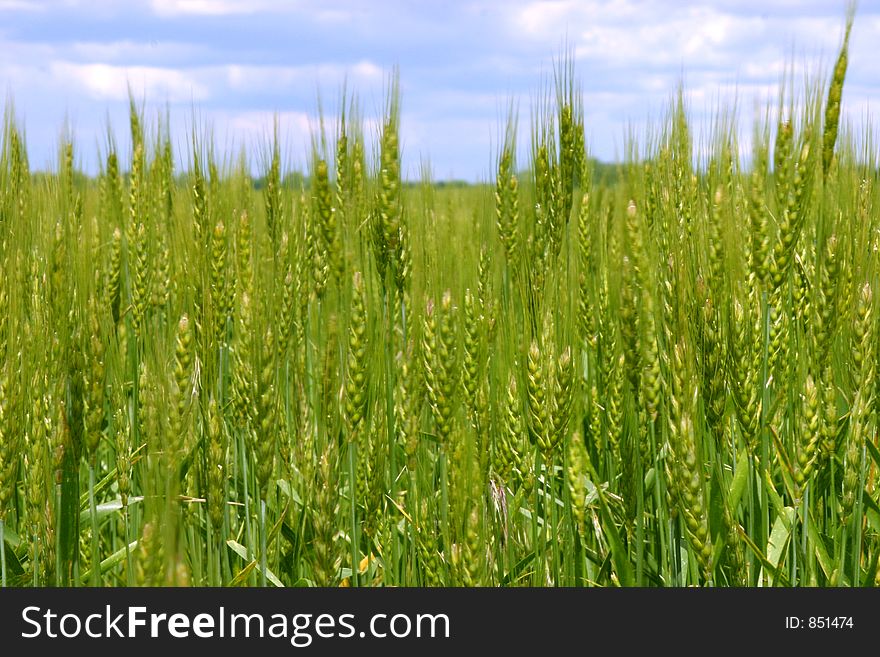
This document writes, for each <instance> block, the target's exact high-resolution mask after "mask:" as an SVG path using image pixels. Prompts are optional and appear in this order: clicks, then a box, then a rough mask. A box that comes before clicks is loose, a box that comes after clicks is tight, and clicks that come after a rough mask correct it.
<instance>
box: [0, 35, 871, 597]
mask: <svg viewBox="0 0 880 657" xmlns="http://www.w3.org/2000/svg"><path fill="white" fill-rule="evenodd" d="M850 23H851V18H850V21H848V25H849V24H850ZM848 33H849V27H847V40H848ZM846 48H847V42H846V41H844V44H843V47H842V51H841V52H842V56H841V58H839V60H838V64H837V65H836V66H835V68H834V71H833V75H832V79H831V80H830V82H829V83H828V84H827V88H826V85H825V83H824V82H823V81H822V80H811V81H808V83H807V84H806V85H805V89H806V92H804V93H803V94H802V95H796V94H794V93H793V91H792V89H793V85H791V84H790V83H782V84H781V85H780V97H779V100H778V103H776V104H774V105H773V106H772V107H768V108H767V112H766V113H765V115H764V118H759V119H758V120H757V121H756V125H755V131H754V138H753V140H752V143H751V144H750V145H749V146H750V151H751V153H752V156H751V158H749V161H748V162H743V161H741V159H740V158H739V156H738V154H739V152H740V146H741V144H739V143H738V139H739V137H738V135H737V133H736V131H735V130H734V129H733V127H732V126H734V125H736V121H735V120H734V117H732V116H731V115H730V114H729V113H727V112H724V111H722V112H719V114H718V117H719V118H718V120H717V121H716V124H715V127H714V131H713V132H712V135H711V137H709V138H708V139H707V140H705V143H700V144H695V143H694V137H693V135H692V128H691V125H690V124H689V122H688V117H687V111H686V108H685V106H684V103H683V100H682V98H683V95H682V94H681V93H679V95H678V97H677V98H676V99H674V100H673V102H672V103H671V104H670V109H669V113H668V116H667V118H666V120H665V121H664V122H663V123H662V124H660V125H657V126H655V127H654V129H653V130H652V131H649V134H650V135H651V136H650V137H649V138H648V140H647V143H643V144H635V143H632V144H630V146H629V147H628V149H627V151H628V152H629V153H641V154H642V155H641V156H640V157H635V156H634V155H633V156H630V157H628V158H627V160H626V161H625V162H623V163H621V164H620V165H618V166H616V167H614V168H610V167H608V166H603V167H602V168H601V169H602V170H601V171H599V167H597V165H596V163H595V162H594V160H592V159H591V158H590V157H589V156H588V151H587V146H586V145H585V144H584V111H583V104H582V99H581V95H580V91H579V87H578V85H577V79H576V76H575V73H574V70H573V67H572V65H571V61H570V60H564V61H563V62H562V63H561V65H560V66H559V67H558V69H557V74H556V77H555V82H554V84H555V87H554V89H552V90H551V92H550V93H548V94H546V96H545V98H546V100H545V101H544V102H543V104H541V105H540V106H539V107H537V108H536V111H535V112H534V113H533V114H534V117H535V118H534V119H533V120H532V123H531V130H530V143H529V144H528V145H527V148H524V146H523V145H522V144H517V143H516V142H515V138H514V137H515V135H516V133H517V130H516V124H515V119H514V118H513V115H512V116H511V119H510V120H509V123H508V126H507V129H506V131H505V134H506V139H505V140H504V142H503V144H502V147H501V149H500V152H499V153H498V158H497V161H496V164H497V167H498V178H497V181H493V182H492V183H491V184H488V185H473V186H466V185H440V184H434V183H433V182H432V181H431V180H430V179H425V180H423V181H421V183H420V184H406V183H405V181H402V180H401V174H400V171H401V166H400V146H399V139H398V126H399V121H400V114H399V112H400V110H399V102H398V92H397V86H396V83H394V84H392V85H391V86H390V88H389V91H388V96H387V102H386V106H385V108H384V116H383V117H382V120H381V122H380V124H381V133H380V134H379V135H378V139H377V149H376V153H374V154H372V155H370V154H368V153H367V152H366V150H367V149H366V148H365V139H364V134H363V123H362V117H361V115H360V112H359V109H358V106H357V104H356V102H353V101H352V100H351V99H343V100H342V103H341V105H342V107H344V109H345V111H344V112H340V116H339V120H338V121H336V122H334V123H333V125H334V126H336V127H335V128H334V130H335V131H336V132H335V134H330V133H326V132H325V131H324V127H321V128H319V131H318V132H317V134H315V135H314V139H313V148H312V154H311V157H310V161H309V163H308V171H307V172H306V173H305V174H303V175H300V174H294V172H290V171H288V170H287V167H286V166H285V163H284V162H283V161H282V159H281V156H280V148H279V145H278V141H277V135H276V138H275V141H273V142H272V143H270V144H268V145H267V147H266V148H265V149H264V154H265V162H264V165H265V175H263V176H262V177H261V178H260V180H259V184H255V182H254V180H253V179H252V177H251V176H250V173H249V172H248V171H247V170H246V169H245V167H244V164H243V163H242V162H243V158H241V159H240V160H237V161H236V160H235V159H234V158H231V159H228V160H225V161H226V162H227V164H221V162H220V161H218V160H217V153H216V152H215V151H214V150H213V148H212V146H211V145H210V144H209V143H207V142H206V141H204V140H202V139H200V138H199V137H198V136H195V135H194V137H193V145H192V156H191V158H190V160H189V165H188V166H187V167H186V170H185V171H179V170H175V169H174V162H175V161H176V160H175V154H174V153H173V151H172V146H171V142H170V138H169V136H168V130H167V126H166V125H164V124H163V123H162V122H159V123H158V124H156V125H155V126H152V129H148V128H149V126H148V125H147V123H146V121H145V119H144V117H143V115H142V114H141V113H139V111H138V110H137V108H136V107H135V105H134V103H132V111H131V140H132V149H131V152H132V153H133V155H132V158H131V161H130V162H125V163H123V162H122V161H121V159H120V151H119V150H118V149H117V147H116V145H115V144H114V143H112V142H110V143H108V145H107V146H106V148H105V153H104V156H105V166H104V168H103V170H102V172H101V174H100V175H99V176H98V177H97V178H94V179H93V178H89V177H87V176H85V175H83V174H81V173H80V172H79V171H77V170H76V166H75V163H76V160H77V151H76V148H75V145H74V144H73V143H72V142H65V143H63V144H62V145H61V149H60V153H59V165H58V171H57V173H52V174H38V173H33V172H31V171H30V170H29V167H28V162H27V154H26V152H25V150H24V148H23V143H24V140H23V134H22V130H21V127H20V126H19V124H18V123H17V121H16V118H15V115H14V112H13V111H12V110H11V109H9V110H8V111H7V114H6V121H5V128H4V131H3V136H2V151H0V152H2V157H0V273H2V276H0V281H2V288H0V305H2V310H0V317H2V324H0V521H2V522H0V537H2V547H3V550H2V552H0V561H2V565H3V581H4V584H5V585H19V586H30V585H33V586H58V585H61V586H78V585H101V586H122V585H196V586H203V585H212V586H216V585H223V586H226V585H230V586H248V585H262V586H266V585H270V586H272V585H274V586H281V585H283V586H312V585H318V586H342V585H345V586H375V585H403V586H436V585H456V586H529V585H536V586H545V585H550V586H593V585H595V586H631V585H640V586H686V585H699V586H710V585H711V586H790V585H808V586H814V585H818V586H828V585H831V586H834V585H841V586H873V585H874V584H875V582H877V581H878V567H877V566H878V557H880V506H878V502H880V497H878V495H880V491H878V489H877V485H876V476H877V466H878V465H880V451H878V444H877V414H878V410H880V402H878V393H880V387H878V385H880V378H878V358H880V333H878V331H877V329H876V313H877V308H876V305H877V300H876V298H877V296H878V295H877V290H878V283H880V282H878V275H880V260H878V259H880V233H878V230H880V221H878V220H880V212H878V207H880V206H878V202H880V199H878V188H877V185H876V183H877V171H878V169H877V150H876V145H875V144H874V143H873V142H871V141H870V137H869V135H870V132H869V131H868V130H867V129H866V130H863V131H857V130H853V129H852V127H851V126H847V125H842V126H839V127H838V122H839V114H840V112H839V103H840V99H841V92H842V85H843V77H844V74H845V52H846ZM320 125H321V126H326V125H330V123H324V122H321V123H320ZM696 152H700V153H705V155H701V156H699V157H697V156H695V153H696ZM600 174H601V175H600Z"/></svg>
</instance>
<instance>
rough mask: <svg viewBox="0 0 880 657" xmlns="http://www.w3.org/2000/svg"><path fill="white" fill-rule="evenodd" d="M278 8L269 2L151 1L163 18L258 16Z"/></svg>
mask: <svg viewBox="0 0 880 657" xmlns="http://www.w3.org/2000/svg"><path fill="white" fill-rule="evenodd" d="M278 6H279V3H277V2H270V1H269V0H150V7H151V8H152V10H153V11H154V12H155V13H156V14H158V15H159V16H163V17H175V16H188V15H189V16H235V15H240V14H256V13H258V12H264V11H271V10H273V9H277V8H278Z"/></svg>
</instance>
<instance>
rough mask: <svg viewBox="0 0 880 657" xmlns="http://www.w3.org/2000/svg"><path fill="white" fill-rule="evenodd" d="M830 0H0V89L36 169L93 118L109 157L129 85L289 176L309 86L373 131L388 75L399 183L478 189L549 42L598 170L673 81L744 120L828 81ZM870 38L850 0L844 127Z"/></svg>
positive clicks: (82, 135) (837, 34)
mask: <svg viewBox="0 0 880 657" xmlns="http://www.w3.org/2000/svg"><path fill="white" fill-rule="evenodd" d="M846 4H847V3H846V0H716V1H715V2H687V1H677V0H546V1H538V0H462V1H460V2H455V1H451V2H441V1H439V0H436V1H423V2H411V1H405V0H370V1H367V0H322V1H314V2H312V1H307V0H290V1H282V0H128V1H125V2H123V1H119V2H111V1H109V0H0V85H2V87H3V88H4V90H5V92H6V94H7V97H8V98H10V99H12V101H13V102H14V105H15V110H16V113H17V116H18V117H19V119H20V120H21V121H22V122H23V124H24V126H25V128H26V131H27V139H28V146H29V152H30V158H31V164H32V166H33V167H35V168H45V167H47V166H50V165H51V163H52V162H53V160H54V157H55V155H54V154H55V153H56V152H57V144H58V141H59V138H60V136H61V134H62V131H63V129H64V126H65V125H69V127H70V129H71V130H72V131H73V132H74V134H75V135H76V139H77V144H78V151H79V157H80V162H81V165H82V166H83V167H85V168H87V169H92V170H93V169H94V167H95V166H96V162H97V157H98V156H97V154H98V152H99V150H100V149H102V148H103V143H104V141H105V135H106V133H107V126H108V124H109V125H110V126H112V128H113V129H114V130H115V131H116V132H117V134H119V135H120V139H119V143H120V146H122V147H125V146H126V144H125V141H126V139H125V138H124V137H123V136H124V135H125V134H126V132H125V131H126V129H127V118H126V111H127V93H128V91H127V89H128V85H130V86H131V88H132V89H133V91H134V92H135V94H136V95H137V96H138V97H139V98H145V99H146V107H147V112H148V114H149V115H150V116H153V117H155V116H158V114H159V113H164V112H165V110H166V109H168V110H169V114H170V116H171V122H172V132H173V135H174V138H175V140H176V141H178V142H179V144H180V145H181V148H182V149H185V144H186V141H187V134H188V130H190V129H191V126H192V124H193V121H194V119H195V120H197V122H198V124H199V125H200V126H201V125H208V126H210V127H211V128H212V130H213V133H214V135H215V139H216V141H217V143H218V145H219V147H220V150H222V151H229V150H231V149H232V148H233V147H234V148H236V149H237V148H238V147H240V146H241V145H243V144H244V145H249V146H250V151H251V152H253V153H254V154H255V163H258V161H259V159H260V157H259V152H260V151H261V149H262V146H263V145H264V144H265V139H266V136H267V135H268V134H270V131H271V126H272V120H273V116H275V115H277V116H278V117H279V119H280V126H281V131H282V135H283V138H284V143H285V145H286V153H287V154H288V158H289V160H290V165H291V166H301V163H302V161H303V159H304V154H305V149H306V144H307V143H308V135H309V130H310V126H311V125H312V124H313V122H312V120H311V118H310V117H314V116H315V112H316V108H317V98H318V94H319V92H320V96H321V100H322V105H323V107H324V111H325V113H327V114H331V115H332V114H333V113H335V106H336V101H337V99H338V97H339V92H340V89H341V88H342V84H343V80H347V84H348V87H349V89H350V90H353V91H356V92H357V93H358V95H359V97H360V99H361V102H362V105H363V108H364V113H365V116H366V117H367V118H368V119H372V118H373V117H375V116H377V115H378V114H379V112H380V110H381V107H382V102H383V88H384V86H385V84H386V82H387V79H388V74H389V72H390V71H391V70H392V69H393V67H395V66H397V67H399V70H400V82H401V89H402V107H403V116H402V133H403V147H404V157H405V165H406V167H407V171H408V172H410V175H415V174H416V172H417V171H418V169H419V166H420V162H422V161H423V160H425V159H428V160H429V161H430V163H431V166H432V169H433V172H434V176H435V177H436V178H438V179H444V178H463V179H468V180H479V179H486V178H488V177H489V176H490V170H491V166H492V159H493V153H494V149H495V146H496V144H497V141H498V136H499V134H500V132H501V125H502V124H503V121H504V117H505V114H506V112H507V107H508V105H509V103H510V100H511V99H513V100H515V101H516V102H517V103H518V107H519V111H520V115H521V123H522V124H523V128H524V129H526V128H527V126H528V112H529V109H530V107H531V106H532V104H533V102H534V100H535V98H536V97H538V95H539V92H540V90H541V89H542V85H544V84H546V82H547V79H548V77H549V76H551V75H552V71H553V61H554V58H555V57H558V55H559V54H560V53H561V52H562V51H563V49H564V48H565V47H568V48H570V49H571V50H572V51H573V52H574V53H575V57H576V69H577V74H578V77H579V79H580V82H581V84H582V86H583V90H584V99H585V113H586V120H587V124H588V127H587V130H588V142H589V144H590V147H591V151H592V152H593V154H594V155H596V156H597V157H599V158H601V159H605V160H612V159H614V158H616V157H618V156H620V155H621V154H622V152H623V149H624V139H625V135H626V133H627V131H628V130H634V131H636V132H638V131H639V129H640V127H641V126H645V125H647V124H648V122H649V121H652V120H656V119H657V118H658V117H660V116H662V113H663V109H664V106H665V104H666V102H667V101H668V99H669V97H670V95H671V94H672V93H673V92H674V90H675V87H676V84H677V82H678V81H679V80H680V79H684V82H685V86H686V89H687V93H688V98H689V102H690V106H691V109H692V111H693V114H694V117H695V119H696V120H697V121H700V120H701V119H702V118H705V117H708V116H710V115H711V112H712V109H713V107H715V106H716V105H717V103H718V102H719V100H720V101H723V102H728V101H729V100H730V99H732V98H733V97H734V96H736V97H737V98H738V99H739V105H740V108H741V109H742V111H743V114H745V115H746V117H745V118H744V120H746V119H748V118H750V116H751V112H752V109H753V107H754V103H755V100H756V99H759V100H762V99H766V98H767V97H768V96H770V97H775V94H776V91H777V89H778V81H779V79H780V76H781V74H782V73H783V71H784V70H785V67H786V63H791V62H793V63H794V64H795V66H796V71H798V72H800V73H802V72H803V71H805V70H824V71H825V72H827V71H828V70H829V69H830V68H831V66H833V61H834V58H835V56H836V50H837V47H838V45H839V43H840V40H841V35H842V26H843V22H844V15H845V11H846ZM877 43H880V0H862V1H861V2H860V6H859V12H858V14H857V18H856V25H855V28H854V31H853V36H852V43H851V50H850V69H849V77H848V79H847V86H846V89H845V92H844V105H845V111H844V116H845V117H847V116H848V117H849V118H850V119H851V120H853V121H854V122H856V123H859V124H862V123H864V117H865V116H870V115H872V114H873V115H876V114H877V113H878V110H880V93H878V92H880V71H878V69H877V67H876V65H875V62H876V60H877V56H878V54H880V53H878V47H877V46H876V44H877ZM871 44H875V45H871ZM819 67H823V68H821V69H820V68H819ZM369 125H374V124H373V123H370V124H369ZM523 143H526V142H523Z"/></svg>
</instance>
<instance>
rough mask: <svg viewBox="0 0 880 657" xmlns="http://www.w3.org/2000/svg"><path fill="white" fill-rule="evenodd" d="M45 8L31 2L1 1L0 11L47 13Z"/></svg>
mask: <svg viewBox="0 0 880 657" xmlns="http://www.w3.org/2000/svg"><path fill="white" fill-rule="evenodd" d="M45 9H46V8H45V6H43V5H41V4H40V3H38V2H31V1H30V0H0V11H45Z"/></svg>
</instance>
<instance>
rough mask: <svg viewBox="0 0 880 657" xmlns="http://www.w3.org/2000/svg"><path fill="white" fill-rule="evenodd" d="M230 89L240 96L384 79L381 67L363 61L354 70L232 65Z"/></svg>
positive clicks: (228, 74) (227, 69) (321, 66)
mask: <svg viewBox="0 0 880 657" xmlns="http://www.w3.org/2000/svg"><path fill="white" fill-rule="evenodd" d="M224 70H225V73H226V76H225V77H226V82H227V84H228V85H229V88H230V89H232V90H234V91H237V92H246V91H266V90H271V89H278V88H279V87H285V86H286V87H291V86H294V85H314V84H316V83H317V82H321V83H322V84H324V85H326V83H327V82H328V81H330V80H333V81H341V80H342V79H343V78H345V77H348V78H349V79H350V81H351V82H353V83H354V84H364V85H369V84H374V83H376V82H380V81H381V80H382V78H383V71H382V69H381V67H379V66H377V65H376V64H374V63H373V62H370V61H367V60H362V61H359V62H356V63H355V64H353V65H351V66H345V65H341V64H317V65H313V66H253V65H245V64H229V65H227V66H225V67H224Z"/></svg>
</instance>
